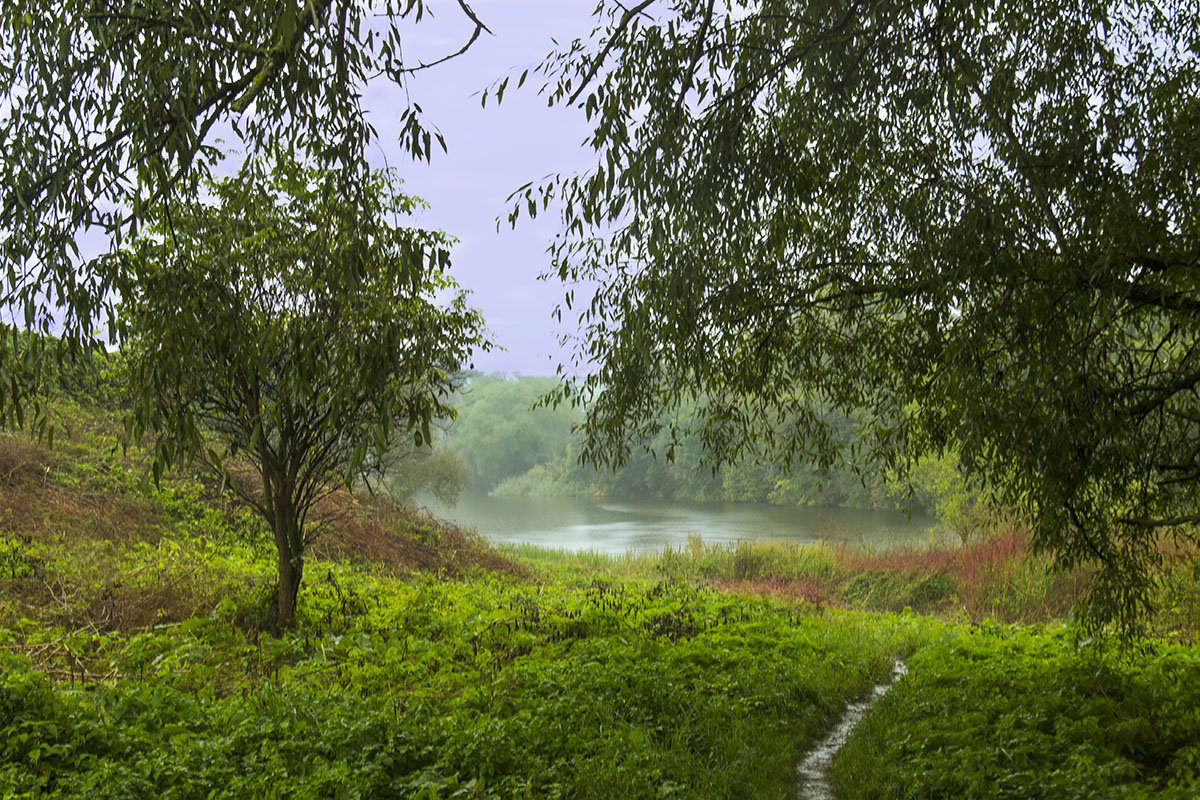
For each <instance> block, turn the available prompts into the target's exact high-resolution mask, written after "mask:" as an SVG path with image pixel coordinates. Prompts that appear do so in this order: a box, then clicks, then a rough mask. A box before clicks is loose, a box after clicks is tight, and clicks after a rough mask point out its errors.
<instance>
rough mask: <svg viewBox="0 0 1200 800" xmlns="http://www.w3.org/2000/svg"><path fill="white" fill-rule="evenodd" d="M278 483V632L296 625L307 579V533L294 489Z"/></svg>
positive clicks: (276, 524)
mask: <svg viewBox="0 0 1200 800" xmlns="http://www.w3.org/2000/svg"><path fill="white" fill-rule="evenodd" d="M281 483H282V482H281V481H276V482H275V502H274V503H273V505H274V512H275V519H274V520H273V521H272V527H273V528H274V532H275V549H276V550H277V551H278V553H279V583H278V585H277V586H276V589H275V620H274V622H275V625H274V627H275V629H276V632H279V631H282V630H286V629H287V628H290V627H291V626H292V621H293V620H294V619H295V616H296V596H297V594H298V593H299V592H300V581H301V579H303V577H304V532H303V531H301V530H300V520H299V515H298V514H297V513H296V508H295V505H294V504H293V502H292V496H291V487H290V486H288V485H286V484H284V485H282V486H281V485H280V484H281Z"/></svg>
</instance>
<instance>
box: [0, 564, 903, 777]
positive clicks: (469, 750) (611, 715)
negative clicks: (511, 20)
mask: <svg viewBox="0 0 1200 800" xmlns="http://www.w3.org/2000/svg"><path fill="white" fill-rule="evenodd" d="M324 568H325V569H326V570H327V571H328V573H329V574H328V576H327V578H326V579H325V580H323V581H320V582H315V583H314V584H313V585H312V586H311V587H310V588H309V589H308V590H307V591H306V593H305V596H304V598H303V603H302V605H301V608H302V610H303V615H304V617H303V619H302V621H301V623H300V625H299V627H298V628H297V629H296V630H295V631H293V632H290V633H288V634H286V635H285V636H283V637H281V638H278V639H276V638H270V637H267V636H265V635H263V636H259V635H257V634H256V633H253V632H247V631H246V630H245V629H243V628H241V627H239V626H238V625H237V624H236V622H237V620H236V617H235V615H236V613H237V611H236V609H235V608H234V606H233V604H232V603H228V604H222V605H220V606H218V608H217V609H215V611H214V612H213V613H211V614H208V615H202V616H197V617H193V618H191V619H188V620H186V621H184V622H183V623H182V624H179V625H172V626H166V627H161V628H151V629H149V630H146V631H144V632H141V633H136V634H133V635H131V636H123V635H115V634H84V633H78V632H76V633H72V632H68V631H63V630H53V629H48V628H46V627H45V626H42V625H34V624H32V623H30V622H26V623H24V624H22V623H21V622H19V621H18V622H17V624H16V625H15V626H13V627H9V628H7V629H0V637H2V638H3V640H4V641H3V643H7V644H13V643H17V642H19V644H20V648H14V649H21V650H22V651H24V652H29V651H35V650H37V648H38V646H39V645H46V646H61V647H62V648H63V650H62V652H63V666H64V667H69V665H70V658H71V656H70V655H68V654H71V653H74V654H82V655H81V657H82V658H86V660H87V662H88V665H89V673H90V674H95V673H96V672H99V671H101V670H108V671H109V673H110V675H109V677H108V678H107V680H104V681H101V682H98V683H97V682H89V683H86V684H78V683H77V684H72V683H71V682H68V681H61V680H60V681H58V682H52V681H51V680H49V679H48V678H46V677H45V676H44V675H42V674H39V673H38V672H35V671H34V670H33V669H32V668H31V666H30V663H29V661H28V660H27V659H25V658H24V657H21V656H16V655H6V656H4V657H3V658H4V661H3V677H2V678H0V742H3V744H0V796H3V797H29V798H32V797H80V798H82V797H97V796H105V797H171V798H174V797H179V798H183V797H246V798H250V797H255V798H259V797H392V796H395V797H429V798H433V797H613V798H618V797H622V798H623V797H647V798H650V797H665V796H675V795H678V796H685V797H713V798H716V797H744V796H754V797H786V796H788V794H789V792H791V790H792V786H791V784H792V780H793V769H794V764H795V760H796V758H797V756H798V755H799V754H800V753H801V752H802V751H803V748H804V747H805V746H806V745H807V744H809V743H810V742H811V741H813V740H814V739H815V738H816V737H818V736H819V734H820V732H821V731H822V730H823V729H824V728H825V727H826V726H828V725H829V724H830V722H831V721H832V720H833V719H834V718H835V717H836V715H837V713H838V710H839V708H840V707H841V706H842V705H843V704H844V703H845V702H846V701H847V700H848V699H850V698H853V697H855V696H858V695H861V694H862V693H863V692H865V691H866V690H867V689H869V687H870V686H871V685H872V684H873V683H874V682H876V681H878V680H879V679H880V678H882V677H883V676H884V675H886V673H887V671H888V669H889V668H890V665H891V660H892V658H893V657H895V656H897V655H901V654H904V653H906V652H907V651H909V650H911V649H912V648H913V647H914V646H915V645H916V643H917V642H918V641H919V638H920V633H919V627H918V625H916V624H915V623H914V621H913V620H911V619H902V618H899V617H879V618H871V617H868V616H866V615H862V614H855V613H851V612H838V613H833V612H831V613H826V614H809V613H802V612H799V611H797V610H796V609H795V608H794V607H793V606H791V605H789V604H781V603H778V602H774V601H768V600H763V599H759V598H743V597H737V596H731V595H723V594H720V593H717V592H713V591H709V590H706V589H702V588H696V587H690V586H687V585H683V584H678V583H670V582H666V583H660V584H642V585H628V584H621V583H603V582H593V583H591V584H588V585H582V586H564V585H537V584H527V583H521V582H516V581H507V580H499V579H490V580H489V579H478V580H475V581H471V582H445V581H436V580H433V579H425V580H418V581H416V582H413V583H405V582H398V581H394V580H390V579H382V578H375V577H371V576H367V575H363V574H361V573H359V574H354V573H355V572H356V571H355V570H354V569H353V568H350V567H346V566H341V567H337V566H333V565H330V566H326V567H324ZM7 624H9V625H12V622H11V621H10V622H8V623H7Z"/></svg>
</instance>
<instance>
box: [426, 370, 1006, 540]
mask: <svg viewBox="0 0 1200 800" xmlns="http://www.w3.org/2000/svg"><path fill="white" fill-rule="evenodd" d="M555 385H556V382H555V381H554V380H553V379H550V378H532V377H522V376H505V375H472V376H470V377H469V378H468V379H467V381H466V382H465V383H464V385H463V387H462V389H461V391H460V394H459V396H458V398H457V399H456V402H455V405H456V407H457V408H458V411H459V417H458V419H457V420H456V421H455V422H454V423H453V424H452V425H451V426H450V428H449V433H448V435H447V437H446V446H447V447H448V448H450V449H451V450H453V451H454V452H455V453H457V454H458V455H459V456H460V457H461V458H462V460H463V461H464V462H465V463H466V465H467V467H468V469H469V471H470V476H471V487H472V489H473V490H475V491H481V492H490V493H493V494H505V495H522V496H580V497H591V496H614V497H643V498H663V499H676V500H703V501H715V502H746V503H770V504H772V505H778V506H801V507H808V506H812V507H826V508H829V507H841V508H857V509H877V510H911V511H915V512H919V513H928V514H932V515H936V516H938V517H939V518H941V519H942V520H943V522H945V523H946V524H947V525H948V526H949V527H951V528H953V529H955V530H956V531H957V532H958V533H959V534H960V535H961V536H963V537H964V538H966V537H968V536H969V535H971V534H972V533H974V532H975V530H976V529H977V528H979V527H980V526H981V525H982V524H983V523H984V520H985V517H986V515H985V514H984V513H983V505H984V504H983V503H982V502H981V493H980V492H979V491H977V490H974V489H972V488H971V487H969V486H967V485H966V484H965V483H964V482H963V480H962V478H961V476H960V473H959V470H958V462H957V458H956V457H955V456H954V454H948V455H943V456H942V457H941V458H938V459H930V460H927V461H925V462H922V463H920V464H918V465H916V466H915V468H914V469H912V470H911V472H910V474H909V476H908V480H907V481H903V480H900V479H898V478H896V477H894V476H893V477H888V476H886V475H884V474H883V472H882V471H881V470H880V469H878V468H877V466H876V465H873V464H863V463H859V464H851V463H848V462H847V463H841V464H838V465H836V466H835V467H833V468H831V469H829V470H821V469H819V468H818V467H817V466H816V465H814V464H805V463H800V464H794V465H792V467H791V468H790V469H788V468H787V467H786V466H785V465H783V464H780V463H773V462H771V461H770V460H769V459H766V458H762V457H759V458H755V457H750V458H746V459H744V460H742V461H740V462H738V463H736V464H733V465H726V466H722V467H719V468H718V469H716V470H715V471H714V470H713V469H712V468H711V467H709V466H707V465H706V464H705V463H704V459H703V454H702V448H701V445H700V441H699V438H698V437H697V436H685V437H684V438H683V439H682V441H680V442H678V443H677V444H676V445H675V447H674V458H673V459H672V460H668V459H667V458H665V457H664V456H663V454H664V453H666V452H667V450H668V444H669V443H668V441H667V434H666V433H662V434H660V435H659V437H657V438H656V439H655V440H654V441H650V442H647V443H646V445H647V447H646V448H643V449H637V450H635V451H634V453H633V454H632V456H631V458H630V459H629V461H628V462H627V463H626V464H625V465H624V466H623V467H621V468H620V469H617V470H615V471H609V470H603V471H601V470H597V469H594V468H592V467H590V466H585V465H581V464H580V463H579V459H578V458H577V457H576V452H577V448H576V447H575V437H574V435H573V434H572V427H573V425H574V424H575V423H577V422H578V421H579V416H578V412H577V411H576V410H574V409H572V408H569V407H567V406H559V407H558V408H554V409H551V408H538V409H536V410H534V409H533V408H532V406H533V405H534V403H535V401H536V400H537V399H538V398H539V397H541V396H543V395H544V394H545V393H546V392H547V391H549V390H550V389H552V388H553V387H554V386H555ZM685 413H686V412H685ZM828 421H829V422H830V424H831V427H832V429H833V430H834V431H836V435H837V436H838V437H839V438H840V441H841V444H842V445H843V450H844V451H845V452H847V453H849V452H851V450H852V445H853V444H854V442H855V441H856V440H857V436H858V432H857V423H856V421H855V420H854V419H852V418H850V417H848V416H846V415H839V414H834V413H831V414H830V415H829V416H828ZM655 454H657V455H655Z"/></svg>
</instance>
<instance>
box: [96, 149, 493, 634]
mask: <svg viewBox="0 0 1200 800" xmlns="http://www.w3.org/2000/svg"><path fill="white" fill-rule="evenodd" d="M362 186H363V188H364V189H365V191H364V192H363V193H361V194H360V195H359V196H358V197H357V202H355V203H353V204H351V203H350V201H349V199H348V198H347V197H345V196H344V195H343V194H342V189H343V183H342V180H341V178H340V176H338V175H336V174H332V173H330V172H327V171H322V170H312V169H306V168H303V167H301V166H300V165H298V164H297V163H296V162H294V161H292V160H290V159H287V158H284V159H281V160H280V161H279V162H278V163H277V164H275V165H274V166H273V167H272V168H270V169H268V168H267V167H266V166H265V165H264V164H263V163H262V162H260V161H257V160H252V161H250V162H248V163H247V165H246V166H245V167H244V168H243V169H242V171H241V172H240V173H238V175H237V176H236V177H233V178H229V179H225V180H219V181H212V182H208V183H207V184H206V185H205V191H203V192H191V193H189V196H188V197H182V196H180V197H176V198H174V199H173V201H172V203H171V204H170V206H169V207H170V210H171V213H170V216H169V217H166V216H164V217H163V218H161V219H160V220H158V222H157V223H156V225H155V226H154V228H153V233H152V235H149V236H146V237H140V238H138V239H137V240H135V241H134V242H133V243H132V244H131V245H130V246H129V247H127V248H126V249H124V250H122V251H120V252H118V253H117V254H115V255H113V256H110V257H109V258H108V259H106V262H105V263H106V264H107V265H111V266H112V267H113V268H114V274H115V275H116V276H117V277H116V278H115V281H116V285H117V286H118V288H119V289H120V292H121V302H120V306H119V309H118V310H119V319H120V324H121V326H122V327H123V331H122V339H123V341H124V342H125V344H124V346H123V349H122V352H121V360H122V362H123V368H122V371H123V377H124V386H125V387H126V389H127V391H128V395H129V398H130V403H131V404H132V405H131V414H130V421H129V428H128V431H129V434H130V435H131V436H132V437H133V438H141V437H142V436H144V435H149V436H151V437H152V438H153V439H154V445H153V451H152V453H153V462H152V464H153V467H152V468H153V470H154V473H153V474H154V478H155V480H157V479H158V478H159V476H160V475H161V474H162V472H163V470H164V469H168V468H171V467H173V466H178V465H182V464H189V463H198V464H200V465H201V466H203V467H206V468H208V469H210V470H212V471H213V472H215V473H216V474H218V475H219V476H221V477H222V478H227V477H230V475H229V471H228V466H229V463H230V461H229V459H230V458H234V457H236V458H238V459H241V460H242V461H244V462H246V463H248V464H249V465H251V467H252V470H253V472H254V473H255V474H256V476H257V480H255V481H252V482H245V481H242V480H237V479H231V480H230V481H229V484H230V485H231V486H232V487H233V488H234V489H235V490H236V491H237V492H238V493H239V494H240V495H241V496H242V497H243V499H244V500H245V501H246V502H247V503H248V504H249V505H250V507H252V508H253V509H255V510H256V511H257V512H258V514H259V515H260V516H261V517H262V518H263V519H264V520H265V521H266V523H267V525H268V526H269V527H270V529H271V530H272V532H273V534H274V540H275V547H276V550H277V552H278V564H279V569H278V574H279V577H278V582H277V590H276V602H275V607H274V613H273V615H272V620H271V621H272V622H273V623H274V625H275V626H277V627H286V626H288V625H289V624H290V623H291V621H292V618H293V615H294V613H295V607H296V596H297V592H298V591H299V588H300V583H301V580H302V578H303V573H304V551H305V547H306V545H307V544H308V542H309V539H310V538H311V534H312V530H311V528H310V526H309V524H308V523H309V521H310V515H311V514H312V512H313V510H314V508H315V507H316V506H317V503H318V502H319V501H320V500H321V499H322V498H323V497H325V496H327V495H328V494H329V493H330V492H332V491H334V490H335V489H337V488H338V487H339V486H342V485H346V486H350V485H353V484H355V483H356V482H368V483H369V482H370V481H371V480H372V479H382V478H383V477H384V472H385V471H386V466H387V464H388V463H389V461H388V458H387V456H388V454H389V452H390V451H391V450H392V449H393V446H394V444H395V443H396V442H397V441H398V437H411V439H412V440H413V441H414V442H415V444H416V445H417V446H423V445H424V446H427V445H428V444H429V443H430V441H431V437H430V423H431V421H432V420H435V419H441V418H452V417H453V409H452V408H450V407H449V406H448V405H447V403H446V399H447V398H448V396H449V394H450V391H451V390H452V388H453V376H454V375H455V374H456V373H457V372H459V370H460V369H461V367H462V364H463V362H464V361H465V360H466V359H467V358H468V357H469V355H470V353H471V350H472V349H473V348H476V347H482V348H484V349H486V348H487V347H488V346H489V344H488V342H487V341H486V340H485V339H484V337H483V335H482V333H481V331H482V320H481V318H480V316H479V314H478V312H476V311H474V310H472V309H470V308H468V307H467V305H466V302H465V298H464V296H463V294H462V293H461V292H459V291H458V290H457V287H456V285H455V283H454V282H453V281H452V280H451V278H450V277H449V275H448V274H447V272H446V269H447V267H448V266H449V255H448V247H449V244H450V242H449V241H448V240H447V238H446V236H445V235H444V234H441V233H437V232H431V231H425V230H420V229H415V228H408V227H403V226H402V225H400V222H401V220H402V218H403V217H404V216H405V215H406V214H408V213H410V212H411V211H412V210H413V208H414V207H415V206H416V205H417V201H415V200H413V199H411V198H408V197H405V196H403V195H401V194H399V193H398V192H397V191H396V189H397V187H396V185H395V181H394V179H393V178H392V177H391V175H390V174H389V173H378V172H377V173H373V174H372V175H371V178H370V180H369V181H366V182H364V183H363V184H362ZM202 196H205V197H206V199H201V197H202Z"/></svg>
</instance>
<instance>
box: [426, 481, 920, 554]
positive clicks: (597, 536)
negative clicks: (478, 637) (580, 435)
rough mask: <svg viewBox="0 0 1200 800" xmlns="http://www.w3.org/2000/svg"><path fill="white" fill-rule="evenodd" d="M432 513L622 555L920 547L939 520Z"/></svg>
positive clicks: (507, 503) (475, 507)
mask: <svg viewBox="0 0 1200 800" xmlns="http://www.w3.org/2000/svg"><path fill="white" fill-rule="evenodd" d="M427 506H428V508H429V510H430V511H432V512H433V513H434V514H436V515H437V516H439V517H443V518H445V519H450V520H454V521H455V522H457V523H458V524H460V525H462V526H463V527H467V528H474V529H475V530H477V531H479V533H480V534H482V535H483V536H485V537H487V538H488V539H490V540H492V541H494V542H507V543H514V544H516V543H521V542H529V543H531V544H535V545H539V546H541V547H549V548H556V549H563V550H576V551H587V550H592V551H595V552H598V553H611V554H616V555H623V554H625V553H628V552H632V553H644V552H653V551H660V550H662V549H663V548H664V547H667V546H670V547H681V546H684V545H686V544H687V541H688V535H689V534H691V533H696V534H699V535H700V537H701V539H703V541H705V542H706V543H709V544H712V543H716V542H736V541H738V540H758V539H792V540H794V541H797V542H815V541H820V540H823V541H826V542H846V543H850V544H856V545H867V546H870V547H888V546H892V545H896V544H906V543H917V542H922V541H926V540H927V539H929V538H930V537H932V536H934V535H935V529H934V525H935V521H934V520H933V519H931V518H929V517H925V516H919V515H914V516H913V517H912V519H907V518H906V517H905V515H904V514H902V513H897V512H889V511H856V510H851V509H844V508H835V509H827V508H822V509H816V508H778V507H775V506H767V505H758V504H751V503H692V502H681V501H674V500H624V499H614V498H603V499H586V498H565V497H487V496H480V495H464V496H463V497H461V498H460V499H459V501H458V504H457V505H455V506H452V507H447V506H441V505H437V504H435V503H428V504H427Z"/></svg>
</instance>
